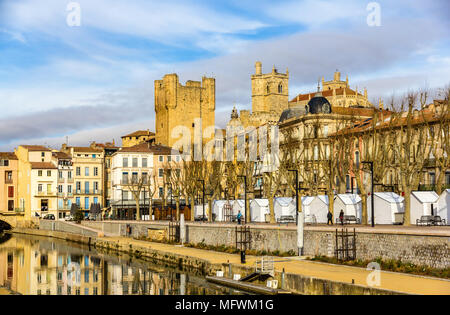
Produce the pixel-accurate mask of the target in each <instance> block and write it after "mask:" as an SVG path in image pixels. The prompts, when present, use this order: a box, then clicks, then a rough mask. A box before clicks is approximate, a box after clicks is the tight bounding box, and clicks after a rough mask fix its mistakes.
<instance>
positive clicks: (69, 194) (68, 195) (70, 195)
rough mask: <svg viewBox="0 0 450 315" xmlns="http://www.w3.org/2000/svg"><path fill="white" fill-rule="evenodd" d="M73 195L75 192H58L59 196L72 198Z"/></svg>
mask: <svg viewBox="0 0 450 315" xmlns="http://www.w3.org/2000/svg"><path fill="white" fill-rule="evenodd" d="M71 197H73V193H67V192H66V193H60V192H59V193H58V198H71Z"/></svg>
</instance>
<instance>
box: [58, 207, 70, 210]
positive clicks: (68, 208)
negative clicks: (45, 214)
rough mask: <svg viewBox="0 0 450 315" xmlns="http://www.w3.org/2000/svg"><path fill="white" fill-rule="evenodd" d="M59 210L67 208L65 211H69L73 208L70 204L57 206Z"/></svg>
mask: <svg viewBox="0 0 450 315" xmlns="http://www.w3.org/2000/svg"><path fill="white" fill-rule="evenodd" d="M57 209H58V210H65V211H69V210H70V209H71V207H69V206H58V208H57Z"/></svg>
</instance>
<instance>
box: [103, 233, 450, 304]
mask: <svg viewBox="0 0 450 315" xmlns="http://www.w3.org/2000/svg"><path fill="white" fill-rule="evenodd" d="M105 240H109V241H114V242H120V243H122V244H125V245H128V244H132V245H133V246H142V247H148V248H151V249H154V250H159V251H164V252H169V253H175V254H179V255H186V256H191V257H196V258H201V259H205V260H208V261H209V262H210V263H212V264H221V263H227V262H229V263H232V264H240V256H239V255H235V254H227V253H221V252H214V251H208V250H202V249H196V248H190V247H181V246H176V245H169V244H162V243H152V242H146V241H138V240H133V239H128V238H121V237H108V238H105ZM246 258H247V259H246V260H247V265H248V266H254V264H255V261H256V259H257V257H255V256H247V257H246ZM274 265H275V269H276V271H280V272H281V271H282V270H283V268H284V269H285V271H286V272H287V273H293V274H300V275H303V276H310V277H314V278H321V279H329V280H334V281H340V282H347V283H352V280H354V283H355V284H359V285H364V286H367V281H366V279H367V277H368V275H369V274H370V272H371V271H367V270H366V269H364V268H358V267H351V266H341V265H332V264H326V263H320V262H312V261H306V260H302V259H299V257H275V264H274ZM380 280H381V285H380V286H379V288H382V289H387V290H393V291H399V292H404V293H410V294H445V295H450V281H449V280H443V279H438V278H431V277H422V276H415V275H409V274H402V273H394V272H384V271H382V272H381V275H380Z"/></svg>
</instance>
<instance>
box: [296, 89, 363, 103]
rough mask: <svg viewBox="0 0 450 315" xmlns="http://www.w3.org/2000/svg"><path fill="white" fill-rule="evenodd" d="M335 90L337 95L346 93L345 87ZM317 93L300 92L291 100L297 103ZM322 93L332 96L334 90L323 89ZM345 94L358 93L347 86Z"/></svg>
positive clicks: (325, 95)
mask: <svg viewBox="0 0 450 315" xmlns="http://www.w3.org/2000/svg"><path fill="white" fill-rule="evenodd" d="M335 91H336V96H339V95H344V88H340V89H336V90H335ZM316 93H317V92H313V93H306V94H299V95H298V96H296V97H295V98H293V99H292V100H291V101H290V102H291V103H296V102H297V101H306V100H309V99H310V98H313V97H314V96H315V95H316ZM321 93H322V95H323V96H324V97H332V96H333V90H325V91H321ZM345 94H346V95H356V91H354V90H352V89H351V88H345ZM358 95H360V96H364V95H362V94H361V93H358Z"/></svg>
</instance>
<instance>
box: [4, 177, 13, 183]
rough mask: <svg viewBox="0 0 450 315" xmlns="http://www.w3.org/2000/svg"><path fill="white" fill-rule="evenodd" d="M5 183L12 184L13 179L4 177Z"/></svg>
mask: <svg viewBox="0 0 450 315" xmlns="http://www.w3.org/2000/svg"><path fill="white" fill-rule="evenodd" d="M5 184H13V180H12V179H8V178H5Z"/></svg>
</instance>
